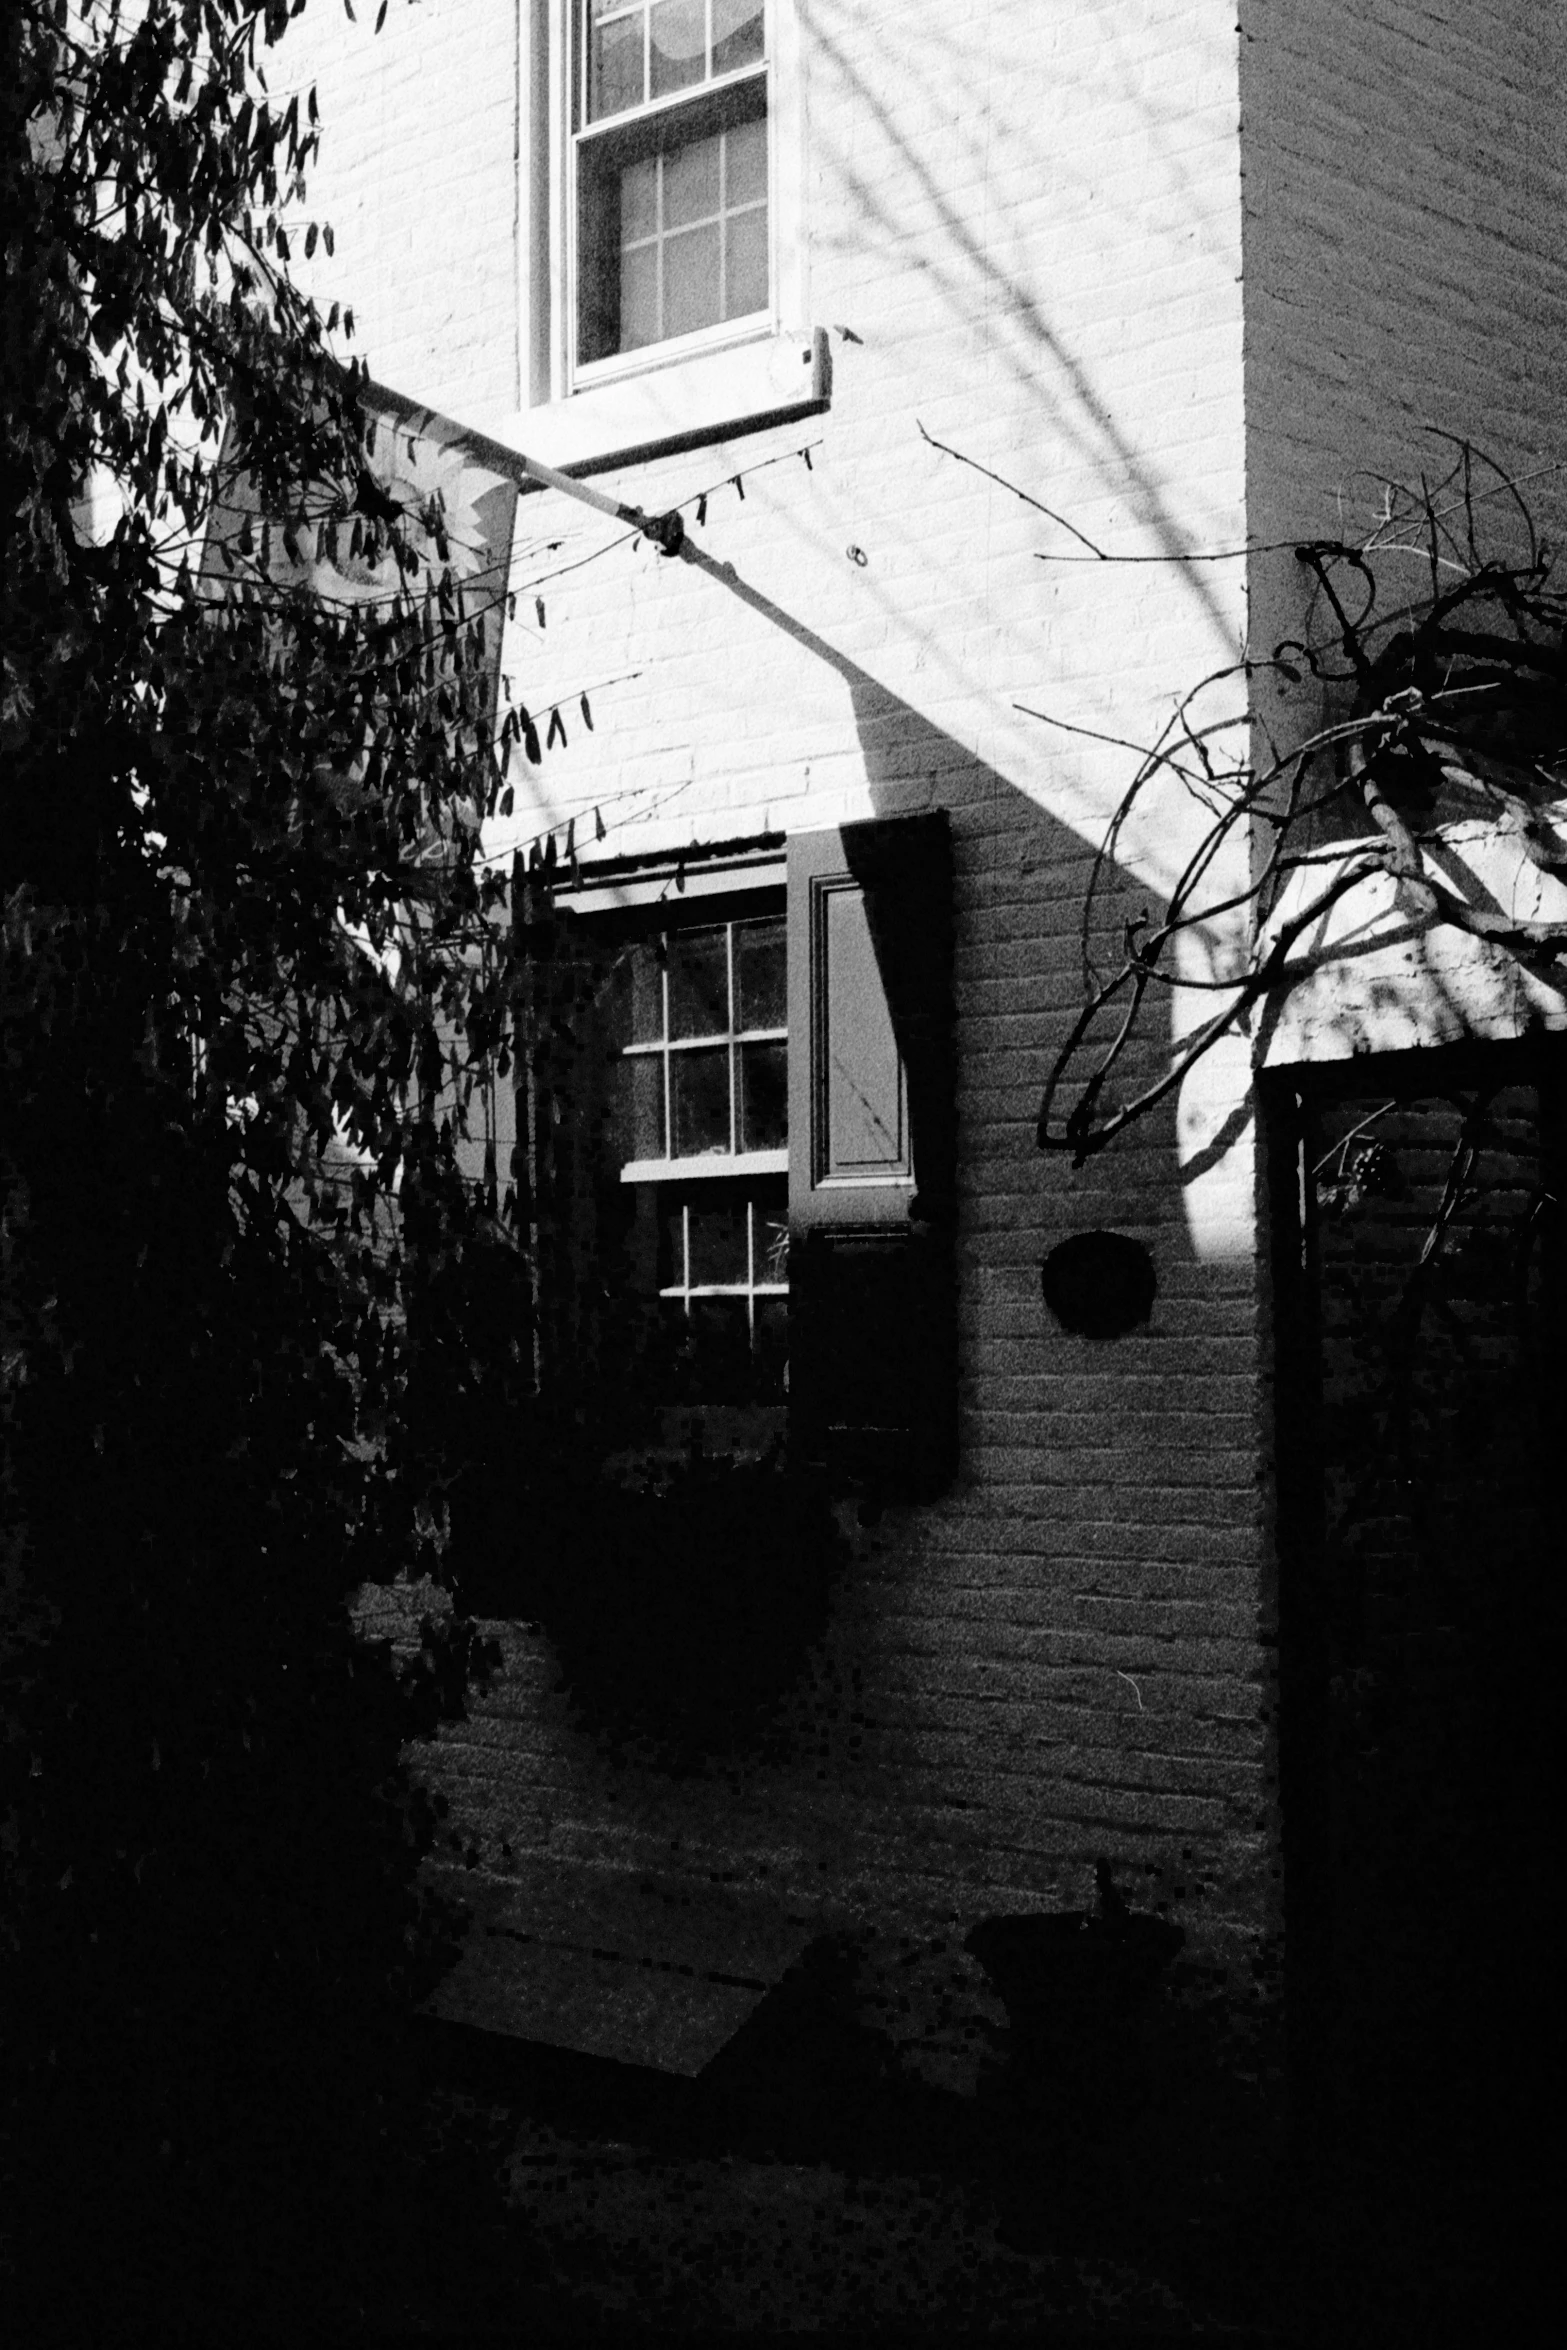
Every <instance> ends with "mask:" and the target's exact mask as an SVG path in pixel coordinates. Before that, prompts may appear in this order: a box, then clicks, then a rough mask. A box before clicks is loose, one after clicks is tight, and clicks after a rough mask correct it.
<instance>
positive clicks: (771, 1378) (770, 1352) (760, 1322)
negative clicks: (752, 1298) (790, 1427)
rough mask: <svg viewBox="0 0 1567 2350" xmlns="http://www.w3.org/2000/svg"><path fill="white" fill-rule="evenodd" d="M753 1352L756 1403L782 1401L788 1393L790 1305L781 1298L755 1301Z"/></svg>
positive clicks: (765, 1298)
mask: <svg viewBox="0 0 1567 2350" xmlns="http://www.w3.org/2000/svg"><path fill="white" fill-rule="evenodd" d="M753 1347H754V1351H755V1370H754V1373H753V1376H754V1378H755V1381H756V1391H755V1392H756V1397H757V1400H758V1402H759V1403H776V1402H781V1401H782V1399H783V1397H784V1395H785V1394H786V1393H787V1391H788V1385H789V1380H788V1364H789V1306H788V1301H787V1299H785V1298H781V1297H759V1298H758V1299H757V1301H756V1324H755V1333H754V1337H753Z"/></svg>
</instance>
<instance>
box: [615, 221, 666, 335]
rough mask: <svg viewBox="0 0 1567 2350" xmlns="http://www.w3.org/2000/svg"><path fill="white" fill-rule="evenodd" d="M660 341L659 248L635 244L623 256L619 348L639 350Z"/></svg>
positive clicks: (621, 261)
mask: <svg viewBox="0 0 1567 2350" xmlns="http://www.w3.org/2000/svg"><path fill="white" fill-rule="evenodd" d="M659 339H660V330H659V323H658V247H657V246H656V245H633V246H632V247H631V250H630V251H629V252H627V253H622V255H621V256H620V349H621V350H622V351H640V350H641V349H642V347H643V345H644V344H645V343H656V342H657V341H658V340H659Z"/></svg>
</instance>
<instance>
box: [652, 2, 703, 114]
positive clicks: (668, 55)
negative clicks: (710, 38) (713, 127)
mask: <svg viewBox="0 0 1567 2350" xmlns="http://www.w3.org/2000/svg"><path fill="white" fill-rule="evenodd" d="M706 18H707V10H706V6H705V4H704V0H654V6H653V34H652V53H651V59H650V62H651V65H652V69H653V90H652V95H653V96H654V97H655V98H662V97H663V95H664V93H665V92H666V90H683V89H685V88H686V86H687V84H688V83H691V82H700V81H703V80H705V78H706V73H707V22H706Z"/></svg>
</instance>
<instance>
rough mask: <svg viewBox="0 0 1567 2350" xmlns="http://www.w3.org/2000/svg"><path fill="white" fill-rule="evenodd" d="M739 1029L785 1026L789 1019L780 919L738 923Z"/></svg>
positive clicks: (737, 981) (737, 1017) (737, 978)
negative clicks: (777, 920) (778, 920)
mask: <svg viewBox="0 0 1567 2350" xmlns="http://www.w3.org/2000/svg"><path fill="white" fill-rule="evenodd" d="M735 992H736V994H737V996H738V997H739V1002H738V1003H737V1005H736V1007H735V1026H736V1027H737V1028H782V1027H784V1026H785V1024H786V1023H787V1021H788V1017H789V1012H788V1003H789V992H788V966H787V962H786V959H785V945H784V926H783V924H782V923H781V922H737V923H736V924H735Z"/></svg>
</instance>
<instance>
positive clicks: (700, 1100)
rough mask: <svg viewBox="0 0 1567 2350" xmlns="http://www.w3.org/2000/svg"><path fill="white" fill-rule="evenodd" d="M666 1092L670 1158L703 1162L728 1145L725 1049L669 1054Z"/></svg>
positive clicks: (727, 1093)
mask: <svg viewBox="0 0 1567 2350" xmlns="http://www.w3.org/2000/svg"><path fill="white" fill-rule="evenodd" d="M669 1091H670V1098H671V1102H672V1105H673V1110H674V1121H675V1133H674V1150H673V1153H672V1156H673V1157H675V1158H677V1159H699V1158H706V1157H707V1156H708V1155H709V1153H710V1152H713V1151H726V1150H728V1149H729V1147H730V1143H729V1048H728V1046H727V1045H720V1046H719V1048H718V1050H717V1051H716V1052H697V1053H671V1054H670V1056H669Z"/></svg>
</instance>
